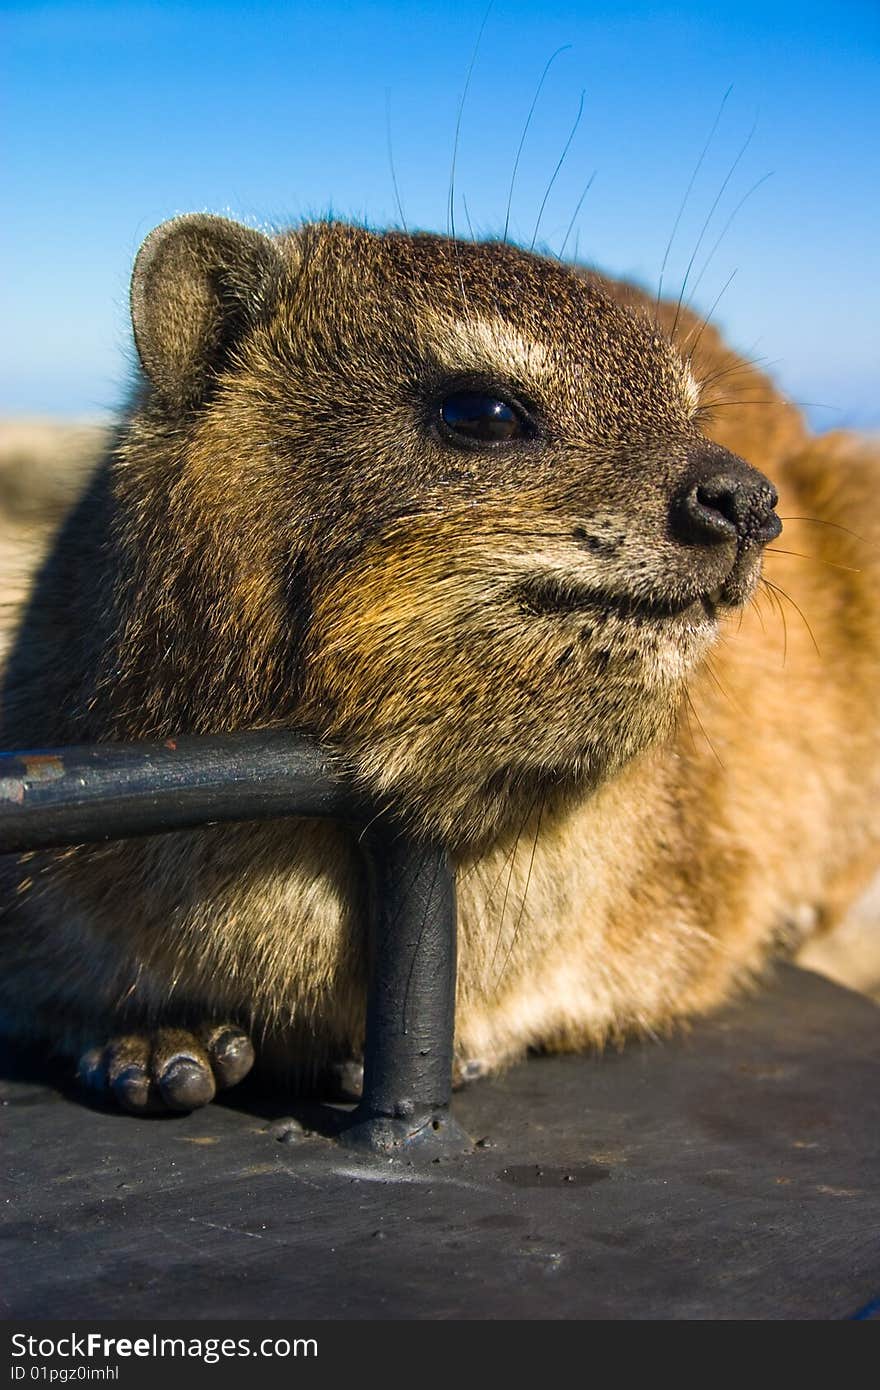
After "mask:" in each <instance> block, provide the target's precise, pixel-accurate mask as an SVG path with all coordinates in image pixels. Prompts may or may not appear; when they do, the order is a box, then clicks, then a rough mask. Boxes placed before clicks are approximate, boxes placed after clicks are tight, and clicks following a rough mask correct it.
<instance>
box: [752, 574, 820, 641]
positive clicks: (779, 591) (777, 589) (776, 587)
mask: <svg viewBox="0 0 880 1390" xmlns="http://www.w3.org/2000/svg"><path fill="white" fill-rule="evenodd" d="M761 583H762V584H765V585H766V586H767V588H768V589H772V590H773V591H774V592H775V593H777V594H780V595H781V596H782V598H785V599H788V602H789V603H790V604H791V606H792V608H793V609H794V610H795V612H796V613H797V614H798V615H799V616H800V619H801V622H802V623H803V624H804V627H805V628H806V629H807V632H808V633H809V634H810V641H811V642H812V644H813V646H814V647H815V649H816V655H817V656H818V658H819V660H820V661H821V660H822V653H821V652H820V650H819V644H818V642H817V641H816V638H815V635H814V633H813V629H812V628H811V627H810V624H809V623H808V622H807V619H806V617H805V616H804V611H803V609H802V608H801V607H799V605H798V604H797V603H795V601H794V599H793V598H792V596H791V594H787V593H786V592H785V590H784V589H780V587H779V585H778V584H774V583H772V581H771V580H769V579H767V578H766V576H764V575H762V576H761Z"/></svg>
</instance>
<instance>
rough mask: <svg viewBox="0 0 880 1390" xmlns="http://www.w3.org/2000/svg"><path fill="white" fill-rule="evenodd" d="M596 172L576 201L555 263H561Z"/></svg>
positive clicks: (594, 171) (595, 171) (595, 172)
mask: <svg viewBox="0 0 880 1390" xmlns="http://www.w3.org/2000/svg"><path fill="white" fill-rule="evenodd" d="M597 172H598V171H597V170H596V169H594V170H593V172H592V174H591V175H590V177H589V178H588V179H587V182H586V185H585V187H584V191H583V193H582V194H581V196H580V197H579V198H578V200H577V207H576V208H575V210H574V212H573V213H572V216H571V221H570V222H569V224H568V228H567V230H566V233H565V236H564V237H563V240H562V245H561V246H560V248H559V251H558V253H557V256H556V259H557V261H561V260H562V257H563V256H564V255H565V248H566V246H567V245H568V238H569V237H570V236H571V233H572V229H573V227H574V224H575V222H576V221H577V216H578V213H579V212H580V210H581V208H582V207H583V203H584V199H585V198H586V196H587V194H588V193H589V191H590V189H591V188H592V187H593V180H594V179H595V177H596V174H597Z"/></svg>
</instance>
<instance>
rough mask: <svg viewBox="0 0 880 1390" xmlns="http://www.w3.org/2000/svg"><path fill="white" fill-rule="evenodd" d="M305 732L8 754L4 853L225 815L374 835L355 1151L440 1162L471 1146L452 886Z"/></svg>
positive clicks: (4, 758) (367, 843)
mask: <svg viewBox="0 0 880 1390" xmlns="http://www.w3.org/2000/svg"><path fill="white" fill-rule="evenodd" d="M385 809H386V808H382V807H379V806H377V805H376V804H374V803H372V802H370V801H368V800H367V799H366V798H365V797H363V796H362V795H360V794H359V793H358V791H357V789H356V788H355V787H354V786H353V784H352V783H351V781H350V780H348V779H347V778H346V777H345V775H344V772H343V770H342V768H341V767H340V766H339V765H338V764H337V763H335V762H334V761H333V759H332V756H331V754H330V753H329V751H328V750H327V749H325V748H322V747H321V745H320V744H318V743H317V742H315V741H314V740H313V739H309V738H307V737H305V736H304V735H302V734H299V733H289V732H281V731H277V732H276V731H261V732H255V733H238V734H228V735H225V734H224V735H211V736H205V737H197V738H183V737H181V738H177V739H168V740H166V742H165V743H154V744H150V743H134V744H118V743H117V744H92V745H89V746H87V747H68V748H56V749H48V750H39V751H31V752H16V753H2V754H0V854H3V853H10V852H15V851H25V850H38V849H45V848H52V847H55V846H60V845H70V844H82V843H89V842H93V841H103V840H120V839H126V838H129V837H131V836H137V835H149V834H155V833H157V832H164V831H174V830H182V829H184V828H191V827H193V826H198V825H205V824H214V823H217V822H219V821H246V820H265V819H269V818H277V817H278V816H330V817H333V818H335V819H338V820H350V821H353V822H355V823H359V824H361V825H370V824H372V823H373V822H376V824H377V826H378V828H376V829H374V830H372V831H371V832H370V833H369V834H361V835H360V837H359V840H358V843H359V844H360V846H361V850H362V853H363V854H364V856H365V857H366V859H367V860H368V863H369V867H370V870H371V877H372V879H373V883H374V893H373V910H372V914H371V915H372V921H371V922H370V923H366V922H365V923H364V933H365V935H366V934H369V936H370V940H371V948H372V956H373V965H372V971H371V982H370V998H369V1008H368V1017H367V1030H366V1040H365V1078H364V1091H363V1099H362V1101H361V1104H360V1106H359V1107H358V1112H357V1115H356V1116H355V1117H354V1121H353V1123H352V1124H351V1125H350V1126H349V1127H348V1128H347V1129H346V1131H345V1135H344V1139H345V1142H346V1143H347V1144H349V1145H352V1146H356V1147H361V1148H366V1149H374V1150H375V1149H378V1150H382V1151H389V1152H396V1151H399V1150H410V1149H412V1150H414V1151H418V1152H419V1153H421V1154H424V1155H426V1156H427V1157H431V1156H432V1155H434V1154H436V1153H441V1152H447V1151H449V1150H450V1149H454V1150H458V1149H461V1148H462V1147H463V1146H467V1145H468V1144H469V1142H470V1141H469V1140H468V1138H467V1135H465V1134H464V1133H463V1132H461V1131H460V1130H459V1129H458V1127H457V1126H456V1125H455V1124H454V1123H453V1122H452V1121H451V1120H450V1117H449V1114H448V1107H449V1097H450V1092H451V1080H452V1032H453V1022H454V1017H455V964H456V917H455V883H454V880H453V876H452V870H451V867H450V864H449V860H448V857H447V855H446V853H445V851H444V850H443V849H442V848H441V847H439V846H432V845H423V844H420V843H419V842H418V841H417V840H414V839H413V838H412V837H411V836H409V835H408V834H407V833H406V832H405V830H404V829H403V828H402V827H400V826H390V825H389V824H388V822H387V819H386V818H385V815H384V810H385Z"/></svg>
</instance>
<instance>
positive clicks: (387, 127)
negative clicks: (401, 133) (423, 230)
mask: <svg viewBox="0 0 880 1390" xmlns="http://www.w3.org/2000/svg"><path fill="white" fill-rule="evenodd" d="M385 137H386V141H387V145H388V165H389V168H390V169H391V184H392V187H393V188H394V201H395V203H396V204H397V211H398V213H399V214H400V225H401V226H402V227H403V230H404V231H405V232H406V233H407V235H408V234H409V228H408V227H407V225H406V214H405V213H404V211H403V203H402V202H401V200H400V189H399V188H398V186H397V174H396V172H395V169H394V150H393V149H392V147H391V92H390V90H389V88H388V87H386V88H385Z"/></svg>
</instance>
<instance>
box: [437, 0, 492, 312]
mask: <svg viewBox="0 0 880 1390" xmlns="http://www.w3.org/2000/svg"><path fill="white" fill-rule="evenodd" d="M493 4H494V0H489V3H488V5H487V6H486V12H485V14H484V15H483V22H482V24H481V25H480V30H479V33H478V34H477V41H476V43H475V44H474V51H473V53H472V54H471V60H470V63H469V64H468V70H467V76H466V77H465V81H464V90H463V91H462V94H461V101H460V102H459V103H458V114H457V116H456V118H455V140H454V141H453V145H452V167H451V168H450V171H449V207H448V214H447V225H448V228H449V234H450V236H451V238H452V244H453V246H454V247H455V260H456V264H457V266H458V280H459V284H460V286H461V296H462V302H463V304H464V307H465V311H467V294H466V293H465V288H464V277H463V275H462V272H461V261H460V259H459V254H458V244H457V241H456V236H455V168H456V165H457V163H458V146H459V142H460V139H461V122H462V117H463V116H464V105H465V102H466V101H467V95H468V92H469V90H470V85H471V77H472V76H473V72H474V66H475V64H476V61H477V54H478V53H479V51H480V43H481V42H482V38H483V32H484V30H485V28H486V25H487V23H488V21H489V14H490V13H491V10H492V5H493Z"/></svg>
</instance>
